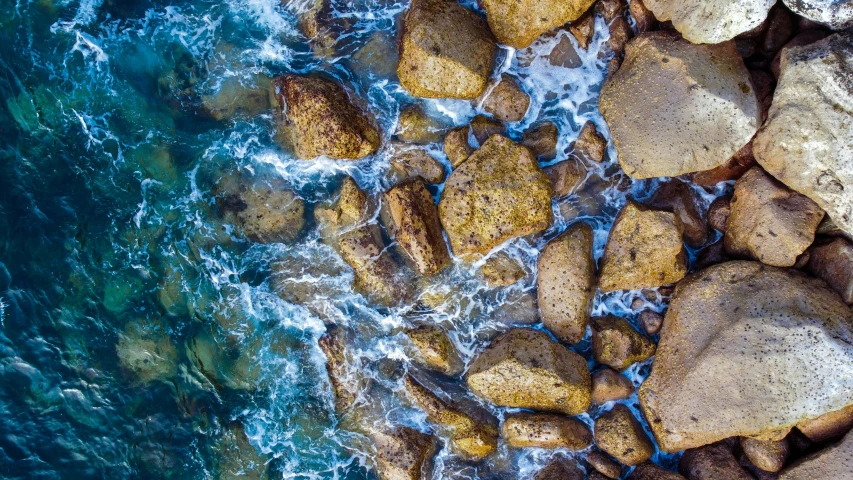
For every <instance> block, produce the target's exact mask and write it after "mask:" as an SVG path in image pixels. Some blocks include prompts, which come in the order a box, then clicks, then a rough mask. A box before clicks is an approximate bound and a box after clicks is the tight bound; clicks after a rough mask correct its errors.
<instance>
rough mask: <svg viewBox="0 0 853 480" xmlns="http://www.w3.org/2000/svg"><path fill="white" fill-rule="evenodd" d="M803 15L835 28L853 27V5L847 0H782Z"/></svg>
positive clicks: (792, 9)
mask: <svg viewBox="0 0 853 480" xmlns="http://www.w3.org/2000/svg"><path fill="white" fill-rule="evenodd" d="M782 1H783V2H784V3H785V6H786V7H788V8H789V9H791V11H792V12H794V13H796V14H797V15H799V16H801V17H805V18H807V19H809V20H811V21H813V22H817V23H820V24H822V25H826V26H828V27H829V28H831V29H833V30H844V29H846V28H849V27H853V5H851V4H850V2H849V1H846V0H782Z"/></svg>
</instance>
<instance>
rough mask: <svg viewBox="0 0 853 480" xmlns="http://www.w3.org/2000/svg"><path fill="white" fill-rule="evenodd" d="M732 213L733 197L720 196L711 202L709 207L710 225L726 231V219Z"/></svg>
mask: <svg viewBox="0 0 853 480" xmlns="http://www.w3.org/2000/svg"><path fill="white" fill-rule="evenodd" d="M731 213H732V199H731V197H720V198H717V199H715V200H714V201H713V202H711V206H710V207H708V225H710V226H711V228H713V229H714V230H717V231H718V232H721V233H726V221H727V220H728V219H729V215H731Z"/></svg>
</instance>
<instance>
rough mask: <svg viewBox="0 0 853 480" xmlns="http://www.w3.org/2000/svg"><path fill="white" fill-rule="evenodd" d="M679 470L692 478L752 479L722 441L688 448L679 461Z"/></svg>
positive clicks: (698, 479) (708, 479)
mask: <svg viewBox="0 0 853 480" xmlns="http://www.w3.org/2000/svg"><path fill="white" fill-rule="evenodd" d="M678 471H680V472H681V473H683V474H684V475H686V476H687V478H689V479H690V480H717V479H721V478H725V479H727V480H752V475H750V474H749V473H747V472H746V470H744V469H743V468H742V467H741V466H740V464H738V461H737V459H736V458H735V456H734V454H732V451H731V449H730V448H729V447H728V446H726V445H724V444H722V443H716V444H713V445H706V446H704V447H701V448H695V449H691V450H687V451H686V452H684V455H682V457H681V460H680V461H679V462H678Z"/></svg>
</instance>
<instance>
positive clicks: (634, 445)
mask: <svg viewBox="0 0 853 480" xmlns="http://www.w3.org/2000/svg"><path fill="white" fill-rule="evenodd" d="M595 443H596V444H597V445H598V448H600V449H602V450H603V451H605V452H607V453H608V454H610V455H611V456H612V457H613V458H615V459H616V460H619V461H620V462H622V463H624V464H625V465H628V466H632V465H638V464H640V463H643V462H645V461H646V460H648V459H649V458H651V457H652V455H653V454H654V453H655V447H654V445H653V444H652V441H651V440H649V437H648V435H646V432H644V431H643V426H642V425H640V422H638V421H637V418H636V417H634V414H633V413H631V410H629V409H628V407H626V406H625V405H622V404H621V403H617V404H616V405H614V407H613V409H612V410H610V411H609V412H605V413H603V414H601V415H600V416H599V417H598V418H596V419H595Z"/></svg>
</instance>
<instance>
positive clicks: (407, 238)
mask: <svg viewBox="0 0 853 480" xmlns="http://www.w3.org/2000/svg"><path fill="white" fill-rule="evenodd" d="M384 207H385V208H387V217H388V222H387V223H386V226H387V227H388V231H389V234H390V236H391V238H392V239H393V240H395V241H396V242H397V244H398V245H400V248H401V249H402V250H403V252H405V254H406V258H407V259H408V260H409V261H410V262H411V263H412V265H413V266H414V269H415V270H416V271H417V272H418V273H420V274H421V275H432V274H434V273H436V272H438V271H440V270H441V269H442V268H444V267H446V266H447V265H448V264H449V263H450V254H449V253H448V251H447V245H446V244H445V243H444V235H442V232H441V225H440V224H439V223H438V209H437V208H436V206H435V203H433V199H432V194H430V193H429V191H427V189H426V187H425V186H424V182H423V180H421V179H420V178H414V179H411V180H406V181H405V182H402V183H399V184H397V185H395V186H394V187H393V188H391V190H388V191H387V192H385V205H384Z"/></svg>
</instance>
